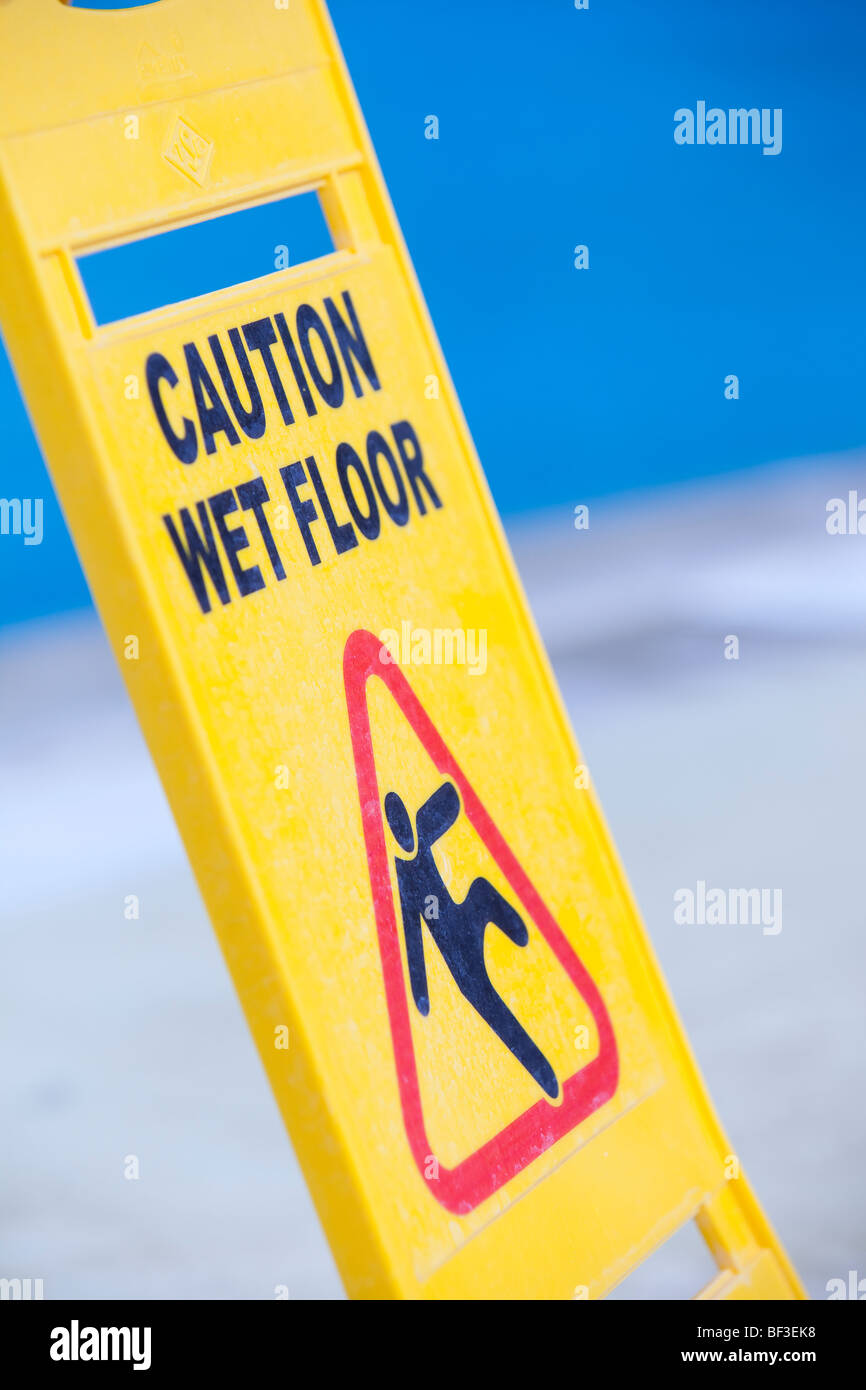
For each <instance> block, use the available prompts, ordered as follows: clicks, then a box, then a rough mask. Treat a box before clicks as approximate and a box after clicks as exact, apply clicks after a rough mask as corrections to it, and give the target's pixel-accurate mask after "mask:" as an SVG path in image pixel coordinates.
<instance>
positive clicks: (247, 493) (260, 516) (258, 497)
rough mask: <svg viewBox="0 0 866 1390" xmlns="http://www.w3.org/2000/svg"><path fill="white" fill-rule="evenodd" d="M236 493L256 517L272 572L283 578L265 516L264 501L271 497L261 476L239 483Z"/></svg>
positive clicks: (241, 502) (268, 500) (281, 564)
mask: <svg viewBox="0 0 866 1390" xmlns="http://www.w3.org/2000/svg"><path fill="white" fill-rule="evenodd" d="M237 493H238V497H239V499H240V504H241V506H242V507H243V509H244V511H245V512H252V514H253V516H254V517H255V519H256V522H257V524H258V528H259V532H260V534H261V538H262V540H263V541H264V543H265V549H266V550H267V552H268V558H269V560H270V562H271V567H272V569H273V571H274V574H275V575H276V576H277V579H285V577H286V571H285V570H284V568H283V562H282V559H281V558H280V552H279V551H278V550H277V544H276V541H275V540H274V535H273V532H272V531H271V528H270V526H269V525H268V519H267V517H266V516H265V503H266V502H270V500H271V499H270V495H269V493H268V490H267V488H266V487H265V484H264V481H263V480H262V479H261V478H251V479H250V481H249V482H248V483H241V484H240V486H239V487H238V490H237Z"/></svg>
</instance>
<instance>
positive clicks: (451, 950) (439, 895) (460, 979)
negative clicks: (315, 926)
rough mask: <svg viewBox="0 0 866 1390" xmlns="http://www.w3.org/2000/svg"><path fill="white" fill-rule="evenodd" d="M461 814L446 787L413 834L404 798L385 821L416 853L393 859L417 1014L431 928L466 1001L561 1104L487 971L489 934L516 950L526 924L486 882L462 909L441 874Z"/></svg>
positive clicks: (476, 885)
mask: <svg viewBox="0 0 866 1390" xmlns="http://www.w3.org/2000/svg"><path fill="white" fill-rule="evenodd" d="M459 814H460V798H459V796H458V794H457V790H456V788H455V787H454V785H453V784H452V783H451V782H443V784H442V786H441V787H439V788H438V790H437V791H435V792H434V793H433V795H432V796H431V797H429V798H428V799H427V801H425V802H424V805H423V806H422V807H421V809H420V810H419V812H418V814H417V816H416V817H415V830H414V831H413V829H412V822H411V820H410V819H409V813H408V811H407V810H406V807H405V806H404V804H403V802H402V801H401V800H400V797H399V796H398V795H397V793H396V792H389V793H388V795H387V796H386V797H385V815H386V817H387V819H388V824H389V826H390V827H391V833H392V834H393V836H394V838H395V840H396V841H397V843H398V845H399V846H400V848H401V849H403V850H405V851H406V853H407V854H411V853H412V850H413V849H415V854H414V857H413V858H412V859H400V858H399V857H397V856H395V858H394V863H395V866H396V870H397V886H398V889H399V893H400V904H401V907H402V910H403V931H404V933H405V937H406V957H407V960H408V962H409V983H410V985H411V989H412V997H413V999H414V1000H415V1004H416V1007H417V1009H418V1012H419V1013H421V1014H423V1015H424V1016H425V1017H426V1015H427V1014H429V1012H430V997H429V994H428V990H427V967H426V964H425V960H424V932H423V925H422V924H426V926H427V928H428V930H429V932H430V935H431V936H432V938H433V940H434V941H435V943H436V945H437V947H438V948H439V951H440V954H441V956H442V959H443V960H444V962H445V964H446V965H447V966H448V969H449V970H450V971H451V974H452V976H453V977H454V982H455V984H456V985H457V988H458V989H459V990H460V993H461V994H462V995H463V997H464V999H467V1000H468V1001H469V1003H470V1004H471V1005H472V1007H473V1009H475V1011H476V1013H478V1014H480V1015H481V1017H482V1018H483V1019H484V1022H485V1023H486V1024H488V1026H489V1027H490V1028H492V1029H493V1031H494V1033H495V1034H496V1036H497V1037H498V1038H500V1039H501V1041H502V1042H504V1044H505V1046H506V1047H507V1048H508V1050H509V1052H511V1053H513V1055H514V1056H515V1057H516V1058H517V1060H518V1062H520V1064H521V1066H523V1067H525V1068H526V1070H527V1071H528V1072H529V1075H530V1076H531V1077H532V1079H533V1080H534V1081H536V1082H537V1083H538V1085H539V1086H540V1087H541V1089H542V1090H543V1091H544V1092H545V1093H546V1094H547V1095H548V1096H550V1097H551V1098H552V1099H555V1098H556V1097H557V1096H558V1095H559V1083H558V1081H557V1079H556V1074H555V1072H554V1070H553V1067H552V1066H551V1065H550V1063H549V1062H548V1060H547V1058H546V1057H545V1056H544V1053H543V1052H542V1051H541V1049H540V1048H539V1047H537V1046H536V1044H535V1043H534V1042H533V1041H532V1038H531V1037H530V1036H529V1034H528V1033H527V1031H526V1029H525V1028H524V1027H523V1026H522V1024H520V1023H519V1022H518V1020H517V1019H516V1018H515V1017H514V1014H513V1013H512V1012H511V1010H510V1009H509V1008H508V1005H507V1004H506V1003H505V1001H504V1000H503V999H502V998H501V997H500V995H499V994H497V992H496V990H495V988H494V986H493V983H492V981H491V980H490V977H489V975H488V974H487V967H486V965H485V963H484V934H485V932H486V930H487V928H488V926H495V927H498V928H499V930H500V931H502V932H504V933H505V935H506V936H507V937H508V939H509V940H510V941H513V942H514V944H515V946H525V945H526V944H527V942H528V941H529V932H528V931H527V929H526V925H525V923H524V922H523V919H522V918H521V917H520V916H519V914H518V913H517V912H515V910H514V908H513V907H512V906H511V904H510V903H508V902H506V900H505V898H503V896H502V894H501V893H500V892H499V891H498V890H497V889H496V888H494V887H493V884H492V883H488V881H487V879H486V878H476V879H475V880H474V881H473V883H472V885H471V887H470V889H469V892H468V893H467V894H466V897H465V898H464V900H463V902H461V903H456V902H455V901H454V899H453V898H452V897H451V894H450V893H449V892H448V889H447V888H446V887H445V884H444V883H443V881H442V876H441V874H440V873H439V870H438V868H437V867H436V861H435V859H434V858H433V845H434V844H435V843H436V841H437V840H439V839H441V837H442V836H443V835H444V834H445V832H446V831H447V830H450V828H451V826H452V825H453V824H454V822H455V821H456V820H457V817H458V816H459ZM416 836H417V849H416V848H415V843H416ZM431 898H432V899H435V901H436V903H437V912H436V915H435V916H434V917H433V918H432V920H431V919H429V918H428V917H427V916H426V915H425V906H426V904H427V903H429V902H430V900H431Z"/></svg>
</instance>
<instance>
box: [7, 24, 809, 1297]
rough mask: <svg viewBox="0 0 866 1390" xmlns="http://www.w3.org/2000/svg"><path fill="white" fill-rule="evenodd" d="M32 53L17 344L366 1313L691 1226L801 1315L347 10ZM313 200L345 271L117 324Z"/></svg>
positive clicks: (18, 253) (26, 83)
mask: <svg viewBox="0 0 866 1390" xmlns="http://www.w3.org/2000/svg"><path fill="white" fill-rule="evenodd" d="M0 55H2V57H0V79H2V80H0V91H2V107H0V234H2V238H3V245H4V248H5V254H4V256H3V258H2V263H0V294H2V325H3V330H4V333H5V335H6V338H7V341H8V343H9V347H10V351H11V354H12V357H13V360H14V363H15V366H16V369H17V371H18V374H19V377H20V381H21V383H22V387H23V390H24V392H25V395H26V398H27V400H28V403H29V405H30V408H31V410H32V413H33V417H34V421H35V424H36V428H37V431H38V433H39V437H40V440H41V442H42V445H43V448H44V450H45V454H46V457H47V459H48V461H49V464H50V467H51V469H52V472H53V476H54V478H55V481H56V484H57V488H58V491H59V494H60V497H61V500H62V502H63V505H64V508H65V511H66V514H67V517H68V519H69V523H70V526H71V528H72V531H73V534H74V535H75V537H76V540H77V544H78V546H79V549H80V553H81V556H82V560H83V563H84V566H85V569H86V571H87V575H88V578H89V580H90V583H91V586H92V589H93V592H94V594H95V597H96V600H97V603H98V605H99V609H100V612H101V615H102V617H103V620H104V622H105V625H106V628H107V631H108V633H109V636H110V639H111V641H112V643H113V645H114V648H115V651H116V652H117V655H118V659H119V660H120V664H121V667H122V670H123V673H124V676H125V678H126V680H127V683H128V686H129V690H130V693H131V696H132V699H133V701H134V703H135V707H136V709H137V712H138V715H139V718H140V720H141V722H142V725H143V727H144V730H145V733H146V735H147V738H148V741H149V743H150V746H151V749H152V751H153V755H154V758H155V760H156V762H157V765H158V767H159V771H160V774H161V776H162V779H163V782H164V784H165V787H166V790H167V793H168V796H169V798H170V801H171V804H172V807H173V810H174V813H175V815H176V818H177V821H178V825H179V826H180V829H181V833H182V834H183V837H184V841H185V844H186V846H187V849H188V852H189V855H190V859H191V861H192V864H193V866H194V869H195V872H196V875H197V877H198V881H199V883H200V885H201V889H202V893H203V895H204V898H205V900H206V903H207V905H208V908H209V911H210V913H211V916H212V919H213V922H214V926H215V929H216V930H217V932H218V934H219V938H220V941H221V944H222V948H223V951H224V953H225V957H226V960H227V962H228V965H229V968H230V970H231V972H232V975H233V978H234V980H235V983H236V986H237V989H238V992H239V994H240V997H241V999H242V1001H243V1005H244V1008H245V1010H246V1014H247V1017H248V1020H249V1024H250V1028H251V1029H252V1031H253V1034H254V1036H255V1039H256V1042H257V1044H258V1047H259V1049H260V1052H261V1055H262V1058H263V1061H264V1064H265V1066H266V1068H267V1072H268V1075H269V1077H270V1081H271V1084H272V1086H273V1089H274V1093H275V1095H276V1097H277V1100H278V1102H279V1104H280V1107H281V1109H282V1112H283V1114H284V1116H285V1120H286V1124H287V1126H288V1128H289V1131H290V1133H291V1136H292V1139H293V1142H294V1144H295V1146H296V1149H297V1152H298V1154H299V1156H300V1159H301V1162H302V1164H303V1167H304V1170H305V1173H306V1175H307V1179H308V1181H309V1184H310V1187H311V1189H312V1192H313V1195H314V1198H315V1200H316V1203H317V1205H318V1209H319V1211H320V1214H321V1217H322V1220H323V1222H324V1225H325V1228H326V1230H327V1233H328V1237H329V1239H330V1241H331V1244H332V1246H333V1249H334V1252H335V1255H336V1258H337V1261H338V1263H339V1266H340V1269H341V1271H342V1274H343V1277H344V1279H345V1282H346V1285H347V1287H348V1289H349V1291H350V1292H351V1293H352V1294H353V1295H355V1296H360V1297H375V1296H402V1297H430V1298H476V1297H485V1298H490V1297H526V1298H532V1297H539V1298H540V1297H545V1298H546V1297H551V1298H573V1297H579V1298H580V1297H591V1298H595V1297H601V1296H603V1295H604V1294H605V1293H606V1292H607V1291H608V1290H609V1289H610V1288H611V1287H613V1285H614V1284H616V1283H618V1282H619V1281H620V1280H621V1279H622V1278H623V1277H624V1275H625V1274H626V1273H627V1272H628V1271H629V1270H630V1269H631V1268H633V1267H634V1266H635V1265H636V1264H637V1263H639V1262H640V1261H641V1260H642V1259H644V1258H645V1257H646V1256H647V1255H648V1254H649V1253H650V1252H651V1251H652V1250H653V1249H655V1248H656V1247H657V1246H658V1245H659V1244H660V1243H661V1242H662V1241H663V1240H664V1239H665V1238H666V1237H667V1236H668V1235H670V1234H672V1233H673V1232H674V1231H675V1230H676V1229H678V1227H679V1226H680V1225H681V1224H682V1222H683V1221H684V1220H686V1219H688V1218H689V1217H690V1216H696V1217H697V1219H698V1221H699V1223H700V1224H701V1228H702V1230H703V1231H704V1234H705V1235H706V1237H707V1239H708V1241H709V1243H710V1245H711V1248H712V1249H713V1251H714V1254H715V1256H716V1259H717V1262H718V1264H719V1267H720V1270H721V1271H722V1274H721V1275H720V1279H721V1280H723V1281H724V1280H725V1279H727V1278H728V1272H731V1271H732V1272H733V1273H734V1274H736V1275H738V1276H739V1279H740V1284H739V1287H742V1288H747V1287H748V1288H749V1289H751V1290H752V1292H751V1293H750V1294H749V1296H755V1297H763V1296H772V1297H776V1296H782V1295H784V1296H789V1297H799V1296H801V1291H800V1289H799V1286H798V1284H797V1280H796V1277H795V1275H794V1274H793V1271H792V1270H791V1268H790V1266H789V1264H788V1262H787V1260H786V1258H785V1255H784V1253H783V1251H782V1250H781V1248H780V1247H779V1245H778V1243H777V1241H776V1239H775V1237H774V1235H773V1233H772V1232H771V1230H770V1229H769V1227H768V1226H767V1224H766V1222H765V1221H764V1219H763V1217H762V1215H761V1213H760V1210H759V1208H758V1207H757V1205H756V1203H755V1201H754V1198H753V1197H752V1195H751V1192H750V1190H749V1188H748V1186H747V1183H746V1180H745V1178H744V1177H742V1176H739V1177H737V1178H735V1179H733V1180H729V1177H728V1175H729V1173H730V1172H731V1168H730V1163H729V1162H728V1158H729V1155H730V1145H729V1144H728V1142H727V1140H726V1139H725V1137H724V1135H723V1133H722V1131H721V1130H720V1128H719V1125H718V1123H717V1121H716V1119H715V1116H714V1114H713V1111H712V1109H711V1106H710V1103H709V1100H708V1098H707V1095H706V1092H705V1090H704V1088H703V1085H702V1082H701V1080H700V1077H699V1075H698V1073H697V1071H696V1069H695V1066H694V1063H693V1061H692V1059H691V1056H690V1053H689V1050H688V1045H687V1042H686V1040H685V1038H684V1036H683V1033H682V1030H681V1028H680V1026H679V1023H678V1021H677V1019H676V1016H675V1014H674V1012H673V1010H672V1007H671V1004H670V1001H669V999H668V996H667V993H666V989H665V985H664V982H663V980H662V978H661V976H660V973H659V971H658V967H657V965H656V963H655V961H654V958H653V956H652V953H651V950H650V948H649V945H648V942H647V938H646V935H645V933H644V930H643V928H642V926H641V923H640V921H639V918H638V915H637V913H636V911H635V907H634V905H633V903H632V901H631V898H630V896H629V893H628V889H627V887H626V884H625V881H624V879H623V876H622V872H621V870H620V867H619V864H618V862H617V858H616V854H615V851H614V848H613V845H612V844H611V841H610V838H609V836H608V834H607V831H606V829H605V826H604V823H603V820H602V818H601V815H600V813H599V810H598V807H597V804H596V801H595V799H594V796H593V793H592V791H591V789H588V788H584V787H581V786H576V785H575V776H574V769H575V767H576V766H577V764H578V763H579V762H580V755H579V753H578V750H577V748H576V746H575V743H574V740H573V737H572V735H571V732H570V730H569V728H568V725H567V721H566V719H565V717H564V713H563V710H562V706H561V704H560V701H559V697H558V695H557V692H556V689H555V687H554V685H553V682H552V679H551V675H550V672H549V669H548V666H547V663H546V660H545V657H544V654H543V652H542V651H541V648H540V646H539V642H538V639H537V636H536V634H535V631H534V629H533V626H532V622H531V619H530V617H529V615H528V613H527V610H526V606H525V602H524V599H523V597H522V594H521V591H520V588H519V584H518V581H517V578H516V575H515V572H514V569H513V566H512V563H511V560H510V557H509V555H508V552H507V548H506V546H505V543H504V540H503V536H502V532H501V530H500V526H499V523H498V520H497V518H496V515H495V512H494V509H493V506H492V503H491V500H490V497H489V494H488V491H487V488H486V485H485V482H484V479H483V475H482V474H481V471H480V468H479V465H478V462H477V459H476V457H475V454H474V451H473V448H472V444H471V440H470V438H469V435H468V433H467V430H466V425H465V422H464V420H463V417H462V415H461V413H460V408H459V405H458V402H457V399H456V396H455V394H454V390H453V387H452V385H451V382H450V380H449V377H448V374H447V369H446V367H445V364H444V362H443V360H442V356H441V353H440V350H439V347H438V344H437V342H436V338H435V335H434V333H433V330H432V327H431V324H430V321H429V319H428V316H427V313H426V310H425V307H424V303H423V300H422V298H421V295H420V292H419V290H418V287H417V284H416V282H415V279H414V276H413V272H412V269H411V266H410V264H409V261H408V258H407V255H406V251H405V248H404V246H403V242H402V240H401V237H400V233H399V229H398V227H397V224H396V221H395V219H394V215H393V211H392V209H391V207H390V204H389V202H388V198H387V193H386V190H385V188H384V185H383V182H382V178H381V174H380V172H379V169H378V166H377V164H376V161H375V157H374V155H373V152H372V150H371V147H370V143H369V140H368V137H367V134H366V131H365V129H364V126H363V122H362V119H361V116H360V113H359V111H358V108H357V104H356V102H355V98H354V95H353V93H352V89H351V85H350V83H349V79H348V76H347V74H346V72H345V68H344V66H343V63H342V60H341V57H340V54H339V50H338V47H337V43H336V40H335V38H334V35H333V32H332V30H331V27H330V23H329V21H328V18H327V15H326V13H325V10H324V8H323V6H321V5H320V4H318V3H314V2H313V0H291V5H290V6H289V8H288V9H285V10H284V9H278V8H277V7H276V6H268V5H256V6H246V5H238V4H237V3H235V0H160V3H158V4H156V5H154V6H152V7H148V8H142V9H136V10H131V11H125V12H117V13H114V14H106V13H104V12H88V11H78V10H74V9H73V10H67V9H64V8H63V7H62V6H61V5H60V4H59V3H58V0H6V3H5V4H2V5H0ZM130 115H135V116H136V117H137V120H138V125H137V130H138V136H137V138H136V139H135V140H134V141H133V140H127V139H126V138H125V136H124V121H125V120H126V119H127V117H129V116H130ZM311 188H315V189H317V190H318V192H319V195H320V197H321V201H322V206H323V208H324V210H325V213H326V216H327V218H328V221H329V224H330V230H331V234H332V238H333V242H334V246H335V248H336V249H335V251H334V252H333V254H331V255H327V256H325V257H323V258H320V259H319V260H316V261H314V262H310V263H309V264H308V265H301V266H293V267H290V268H288V269H286V270H285V271H277V272H275V273H273V274H271V275H267V276H265V277H263V278H262V279H259V280H256V281H253V282H249V283H247V284H243V285H239V286H235V287H232V288H229V289H226V290H221V291H220V292H219V293H216V294H211V295H207V296H204V297H201V298H198V299H189V300H185V301H183V302H181V303H179V304H175V305H171V306H169V307H168V308H163V309H160V310H157V311H154V312H151V313H147V314H142V315H139V316H138V317H135V318H129V319H126V320H123V321H121V322H118V323H114V324H111V325H107V326H102V327H100V326H98V325H97V324H96V322H95V319H94V315H93V314H92V312H91V309H90V306H89V303H88V300H87V296H86V294H85V292H84V289H83V286H82V284H81V280H80V277H79V272H78V269H77V266H76V259H75V258H76V256H78V255H79V254H81V253H82V252H84V251H88V250H93V249H96V248H98V247H102V246H107V245H109V244H112V243H117V242H122V241H124V240H127V239H132V238H134V237H138V236H141V235H143V234H144V233H152V232H154V231H159V230H165V229H169V228H171V227H176V226H178V225H180V224H182V223H184V222H187V221H192V220H196V219H201V218H203V217H206V216H210V215H214V214H216V213H219V212H223V211H226V210H227V209H230V208H235V207H241V206H245V205H249V204H252V203H255V202H260V201H263V200H266V199H269V198H275V197H278V196H286V195H289V194H291V193H293V192H300V191H302V190H308V189H311ZM131 638H134V639H135V642H132V643H131V642H130V639H131ZM131 653H133V654H134V655H133V658H132V659H128V658H129V657H130V654H131ZM770 1272H772V1274H771V1273H770ZM695 1292H696V1293H697V1292H698V1291H697V1290H696V1291H695Z"/></svg>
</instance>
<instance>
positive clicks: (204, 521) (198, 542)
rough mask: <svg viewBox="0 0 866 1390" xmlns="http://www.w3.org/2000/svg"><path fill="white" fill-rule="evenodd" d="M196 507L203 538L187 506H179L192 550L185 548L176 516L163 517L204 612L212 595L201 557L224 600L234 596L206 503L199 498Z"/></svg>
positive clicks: (225, 601) (206, 610)
mask: <svg viewBox="0 0 866 1390" xmlns="http://www.w3.org/2000/svg"><path fill="white" fill-rule="evenodd" d="M196 507H197V510H198V518H199V521H200V522H201V529H202V531H203V533H204V540H202V537H201V536H200V535H199V533H198V530H197V529H196V524H195V522H194V521H193V519H192V517H191V516H190V514H189V511H188V510H187V508H186V507H181V509H180V519H181V522H182V524H183V529H184V534H185V535H186V542H187V545H188V546H189V550H186V549H185V548H184V544H183V541H182V540H181V539H180V536H179V535H178V534H177V529H176V528H175V524H174V519H173V518H172V517H170V516H164V517H163V518H162V519H163V521H164V522H165V525H166V529H167V530H168V534H169V535H170V536H171V539H172V544H173V545H174V548H175V550H176V551H177V553H178V555H179V557H180V562H181V564H182V565H183V567H184V569H185V570H186V575H187V578H188V579H189V582H190V584H191V585H192V589H193V593H194V594H195V596H196V598H197V599H198V602H199V607H200V608H201V611H202V612H203V613H209V612H210V596H209V594H208V591H207V585H206V584H205V579H204V575H203V573H202V568H201V566H202V561H204V565H205V568H206V570H207V572H208V574H209V575H210V577H211V582H212V583H213V586H214V588H215V589H216V591H217V594H218V595H219V597H220V600H221V601H222V602H223V603H231V598H230V596H229V591H228V585H227V584H226V581H225V575H224V574H223V570H222V565H221V564H220V558H219V551H218V550H217V544H216V541H215V540H214V534H213V531H212V529H211V524H210V517H209V516H208V514H207V507H206V506H205V504H204V502H197V503H196Z"/></svg>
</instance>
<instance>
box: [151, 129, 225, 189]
mask: <svg viewBox="0 0 866 1390" xmlns="http://www.w3.org/2000/svg"><path fill="white" fill-rule="evenodd" d="M213 152H214V143H213V141H212V140H207V139H205V137H204V136H203V135H199V133H198V131H197V130H193V128H192V126H191V125H190V124H189V122H188V121H185V120H183V118H182V117H181V116H175V118H174V121H173V123H172V127H171V130H170V131H169V135H168V140H167V141H166V144H165V148H164V150H163V156H164V157H165V158H166V159H167V160H168V162H169V164H171V165H172V166H173V167H174V168H175V169H177V171H178V173H180V174H185V175H186V177H187V178H188V179H192V181H193V183H198V184H201V185H202V186H203V185H204V182H205V179H206V178H207V173H208V169H209V168H210V162H211V158H212V156H213Z"/></svg>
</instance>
